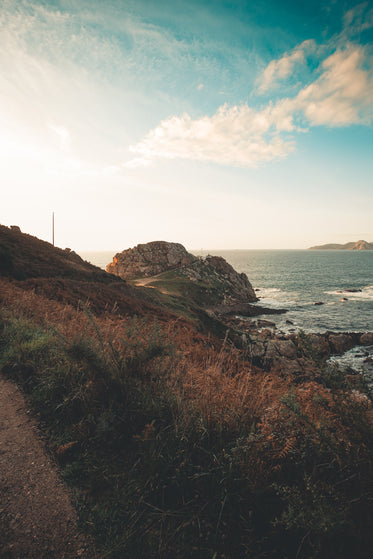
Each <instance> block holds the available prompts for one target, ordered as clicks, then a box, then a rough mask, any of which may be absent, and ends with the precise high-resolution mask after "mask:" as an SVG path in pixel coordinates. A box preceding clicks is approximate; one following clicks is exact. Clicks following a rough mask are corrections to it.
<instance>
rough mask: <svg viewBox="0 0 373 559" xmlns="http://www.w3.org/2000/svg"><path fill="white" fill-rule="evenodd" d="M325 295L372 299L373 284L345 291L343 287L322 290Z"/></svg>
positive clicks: (364, 299)
mask: <svg viewBox="0 0 373 559" xmlns="http://www.w3.org/2000/svg"><path fill="white" fill-rule="evenodd" d="M324 293H326V294H327V295H336V296H338V297H340V298H342V297H345V298H346V299H357V300H358V299H360V300H363V301H373V285H369V286H367V287H363V288H362V290H361V291H356V292H354V291H346V290H343V289H338V290H335V291H324Z"/></svg>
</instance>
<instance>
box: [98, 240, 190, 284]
mask: <svg viewBox="0 0 373 559" xmlns="http://www.w3.org/2000/svg"><path fill="white" fill-rule="evenodd" d="M195 260H196V257H195V256H193V254H190V253H189V252H187V251H186V249H185V248H184V247H183V245H181V244H179V243H169V242H166V241H152V242H150V243H146V244H139V245H137V246H135V247H134V248H129V249H127V250H124V251H123V252H120V253H118V254H116V255H115V256H114V258H113V262H111V263H110V264H108V265H107V266H106V271H107V272H109V273H110V274H115V275H116V276H119V277H121V278H123V279H134V278H140V277H149V276H155V275H157V274H160V273H162V272H166V271H167V270H173V269H175V268H180V267H182V266H188V265H190V264H192V262H194V261H195Z"/></svg>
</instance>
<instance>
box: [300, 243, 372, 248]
mask: <svg viewBox="0 0 373 559" xmlns="http://www.w3.org/2000/svg"><path fill="white" fill-rule="evenodd" d="M309 250H373V243H367V241H356V242H355V241H352V242H350V243H346V244H344V245H339V244H326V245H320V246H314V247H310V248H309Z"/></svg>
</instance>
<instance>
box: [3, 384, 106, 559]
mask: <svg viewBox="0 0 373 559" xmlns="http://www.w3.org/2000/svg"><path fill="white" fill-rule="evenodd" d="M77 557H83V558H87V559H88V558H89V559H91V558H94V557H96V558H97V555H96V554H95V552H94V551H93V549H92V548H91V546H90V545H89V544H88V543H87V540H86V539H85V538H84V537H83V536H82V535H81V534H80V533H79V532H78V530H77V515H76V512H75V510H74V509H73V507H72V505H71V503H70V499H69V493H68V490H67V489H66V487H65V485H64V484H63V483H62V481H61V480H60V478H59V476H58V472H57V468H56V467H55V466H54V465H53V464H52V462H51V459H50V457H49V456H48V455H47V454H46V452H45V449H44V447H43V444H42V442H41V440H40V438H39V436H38V431H37V428H36V425H35V421H34V419H33V418H32V417H31V416H30V413H29V411H28V409H27V407H26V404H25V400H24V398H23V396H22V395H21V393H20V392H19V390H18V389H17V387H16V385H15V384H14V383H12V382H9V381H7V380H5V379H4V378H3V377H1V376H0V558H1V559H21V558H22V559H23V558H27V559H31V558H32V559H47V558H48V559H51V558H53V559H62V558H65V559H72V558H77Z"/></svg>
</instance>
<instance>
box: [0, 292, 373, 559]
mask: <svg viewBox="0 0 373 559" xmlns="http://www.w3.org/2000/svg"><path fill="white" fill-rule="evenodd" d="M22 297H23V299H22ZM0 350H1V356H0V360H1V361H0V366H1V369H2V371H3V372H4V373H6V374H7V375H8V376H10V377H11V378H13V379H14V380H16V381H17V382H18V383H19V384H20V385H22V386H23V387H24V389H25V391H26V392H28V393H29V394H30V398H31V401H32V403H33V405H34V407H35V410H36V411H37V412H38V413H39V414H40V419H41V422H42V423H43V425H44V428H45V429H46V430H47V432H48V434H49V444H50V447H51V449H52V451H53V452H54V453H55V455H56V458H57V459H58V461H59V463H60V464H61V468H62V471H63V475H64V476H65V478H66V479H67V481H68V482H69V484H70V485H71V487H72V488H73V490H74V494H75V496H76V502H77V507H78V510H79V513H80V517H81V519H82V522H83V523H84V525H85V526H86V529H87V530H89V531H91V532H92V533H93V534H94V536H95V538H96V541H97V543H98V545H99V546H100V548H101V550H102V554H103V556H104V557H108V558H125V557H128V558H131V559H136V558H139V559H140V558H141V559H144V558H162V559H168V558H170V559H171V558H172V559H174V558H178V557H180V558H190V559H204V558H206V559H207V558H212V557H214V558H215V559H223V558H225V559H240V558H244V557H245V558H247V557H250V558H251V557H252V558H259V557H268V558H271V557H272V558H276V557H283V558H285V557H303V558H308V557H315V558H316V557H320V558H322V557H331V558H332V557H349V556H351V550H352V549H353V548H354V547H355V548H356V549H359V550H360V556H361V557H364V556H365V555H364V553H366V554H367V553H369V549H370V546H371V544H372V543H373V542H372V537H371V531H370V530H369V528H368V526H369V522H371V521H372V516H373V515H372V507H371V499H372V486H371V479H372V450H371V449H372V444H371V443H372V433H373V431H372V408H371V403H370V400H369V398H368V397H365V396H364V394H363V395H361V393H360V392H355V393H354V392H352V390H351V385H350V384H349V382H348V381H347V380H346V379H344V380H343V382H342V380H341V382H339V381H338V378H337V376H334V377H333V379H332V380H329V379H328V378H327V377H325V379H324V381H323V382H322V383H321V384H320V383H316V382H310V381H308V382H304V383H303V384H300V385H296V387H294V388H292V387H291V381H290V380H289V379H285V378H279V377H276V376H273V375H271V374H269V373H268V374H264V373H258V372H255V371H253V370H252V368H251V366H250V364H249V363H248V362H246V361H245V360H244V359H243V358H242V353H241V352H239V350H237V349H235V348H233V347H231V346H230V345H229V343H226V344H224V345H223V346H222V345H221V344H219V343H218V342H217V341H214V340H212V339H208V338H206V337H203V336H201V335H200V334H197V333H196V332H195V331H193V330H191V329H188V328H186V326H185V324H181V323H178V322H174V323H166V324H161V323H158V322H157V321H154V320H152V319H150V318H148V319H146V318H142V319H139V318H132V319H122V318H120V317H115V316H113V315H110V316H109V315H108V316H106V317H101V318H99V319H98V318H97V317H94V316H93V315H92V314H91V313H90V311H89V309H80V310H76V309H72V308H71V307H69V306H66V305H64V306H63V305H59V304H58V303H53V304H51V303H50V302H49V301H47V300H44V299H42V298H41V297H38V296H37V295H36V294H33V293H30V292H29V293H27V294H23V295H22V293H19V292H18V294H17V296H13V295H12V293H11V291H8V292H7V293H6V294H5V295H3V310H2V312H1V321H0ZM333 383H334V384H333ZM366 556H368V555H366Z"/></svg>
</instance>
